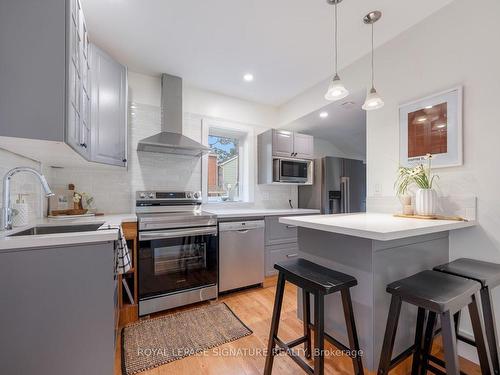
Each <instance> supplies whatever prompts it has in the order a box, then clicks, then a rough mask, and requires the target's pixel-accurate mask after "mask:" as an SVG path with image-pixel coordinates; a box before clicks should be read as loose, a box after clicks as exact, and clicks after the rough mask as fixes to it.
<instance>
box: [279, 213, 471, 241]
mask: <svg viewBox="0 0 500 375" xmlns="http://www.w3.org/2000/svg"><path fill="white" fill-rule="evenodd" d="M280 222H281V223H284V224H289V225H295V226H298V227H304V228H310V229H317V230H321V231H325V232H332V233H339V234H345V235H349V236H354V237H362V238H368V239H372V240H378V241H390V240H396V239H400V238H406V237H413V236H419V235H423V234H430V233H437V232H445V231H449V230H455V229H460V228H466V227H471V226H474V225H476V222H475V221H452V220H422V219H408V218H400V217H394V216H393V215H391V214H378V213H358V214H347V215H344V214H337V215H315V216H296V217H294V216H291V217H282V218H280Z"/></svg>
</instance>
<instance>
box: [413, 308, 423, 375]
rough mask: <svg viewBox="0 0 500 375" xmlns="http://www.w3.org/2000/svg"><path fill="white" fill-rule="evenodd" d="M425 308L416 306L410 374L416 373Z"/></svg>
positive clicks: (418, 366)
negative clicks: (415, 325) (415, 324)
mask: <svg viewBox="0 0 500 375" xmlns="http://www.w3.org/2000/svg"><path fill="white" fill-rule="evenodd" d="M424 320H425V309H423V308H422V307H419V308H418V314H417V328H416V329H415V343H414V345H415V352H414V353H413V363H412V365H411V373H412V375H418V370H419V368H420V362H421V356H422V338H423V336H424V335H423V330H424Z"/></svg>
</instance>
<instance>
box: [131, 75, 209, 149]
mask: <svg viewBox="0 0 500 375" xmlns="http://www.w3.org/2000/svg"><path fill="white" fill-rule="evenodd" d="M137 151H146V152H159V153H163V154H177V155H191V156H201V155H203V154H205V153H208V152H209V151H210V149H209V148H208V147H206V146H204V145H202V144H201V143H198V142H196V141H195V140H193V139H191V138H188V137H186V136H184V135H182V78H180V77H176V76H172V75H169V74H162V75H161V133H158V134H155V135H152V136H151V137H148V138H144V139H142V140H140V141H139V143H138V144H137Z"/></svg>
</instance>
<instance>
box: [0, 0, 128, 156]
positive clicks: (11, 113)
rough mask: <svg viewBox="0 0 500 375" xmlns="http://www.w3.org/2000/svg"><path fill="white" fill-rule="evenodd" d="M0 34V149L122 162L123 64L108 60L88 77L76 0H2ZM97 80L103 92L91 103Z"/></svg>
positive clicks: (87, 54) (85, 40) (88, 55)
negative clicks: (94, 73) (105, 93)
mask: <svg viewBox="0 0 500 375" xmlns="http://www.w3.org/2000/svg"><path fill="white" fill-rule="evenodd" d="M0 35H2V36H5V37H3V38H0V51H1V53H0V66H2V74H0V147H3V148H5V149H7V150H10V151H12V152H16V153H18V154H21V155H25V156H27V157H30V158H33V159H36V160H39V161H41V162H47V163H49V165H54V164H52V163H53V162H54V160H55V161H56V164H55V165H66V164H65V163H69V162H70V161H71V162H77V163H82V164H83V163H85V161H95V162H99V163H106V164H113V165H121V166H123V165H125V162H123V160H124V159H126V156H125V153H126V132H127V122H126V118H127V116H126V108H127V103H126V100H127V98H126V68H124V67H123V66H118V64H117V63H115V64H111V63H110V62H109V60H107V61H106V62H107V63H108V64H107V65H106V66H105V67H104V69H103V70H104V71H105V72H104V73H102V72H101V74H100V75H98V76H97V78H96V77H93V72H92V66H91V65H92V59H91V55H92V53H91V46H90V42H89V30H88V28H87V24H86V22H85V15H84V13H83V9H82V6H81V3H80V1H79V0H44V1H43V2H41V1H39V0H23V1H7V2H5V1H3V2H0ZM40 41H43V43H40ZM100 56H101V57H102V56H103V55H102V54H100ZM111 71H112V72H113V74H110V72H111ZM118 72H119V73H118ZM99 77H105V78H106V80H105V81H104V82H100V81H99V80H98V78H99ZM111 77H114V78H115V79H116V80H115V81H113V78H111ZM96 85H97V89H96V90H97V91H99V92H100V91H103V90H104V89H105V90H108V89H109V92H107V91H106V92H107V94H109V96H103V95H101V96H100V102H99V100H98V101H97V103H98V105H97V106H95V107H94V108H92V95H93V93H92V91H93V90H94V88H93V86H96ZM115 95H116V97H117V98H118V99H116V100H114V101H111V102H107V104H106V105H104V102H105V101H106V97H108V99H109V98H110V97H112V96H113V97H114V96H115ZM103 98H104V99H103ZM113 106H116V107H115V108H112V107H113ZM100 110H102V111H103V113H99V112H98V111H100ZM93 120H95V121H97V124H95V126H93V124H92V121H93ZM93 130H95V131H96V132H97V134H96V135H95V136H93V135H92V131H93ZM110 134H115V135H116V136H115V137H110V136H109V135H110ZM95 140H97V142H98V143H96V144H93V141H95ZM93 148H95V150H93ZM73 151H76V153H77V154H78V155H80V156H81V158H80V157H79V156H78V155H77V154H75V153H74V152H73ZM49 154H50V155H49ZM55 155H56V156H55ZM49 160H50V161H49Z"/></svg>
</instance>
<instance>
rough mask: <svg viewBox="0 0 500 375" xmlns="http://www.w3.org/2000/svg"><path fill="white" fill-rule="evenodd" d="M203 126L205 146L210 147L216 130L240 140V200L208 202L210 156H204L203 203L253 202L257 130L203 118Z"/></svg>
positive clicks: (202, 136)
mask: <svg viewBox="0 0 500 375" xmlns="http://www.w3.org/2000/svg"><path fill="white" fill-rule="evenodd" d="M201 124H202V125H201V129H202V130H201V140H202V143H203V144H204V145H205V146H208V136H209V134H210V132H211V130H215V132H216V133H217V132H220V135H221V136H224V137H228V138H238V140H239V144H238V147H239V149H238V157H239V171H238V173H239V181H238V187H239V200H238V201H227V202H224V201H221V202H209V201H208V155H204V156H203V158H202V166H201V190H202V197H203V203H234V202H253V200H254V186H255V170H254V168H253V165H254V163H252V160H254V159H255V160H256V157H257V155H256V153H255V129H254V128H253V127H252V126H249V125H244V124H240V123H237V122H230V121H225V120H219V119H211V118H203V119H202V121H201ZM212 133H213V132H212Z"/></svg>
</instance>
